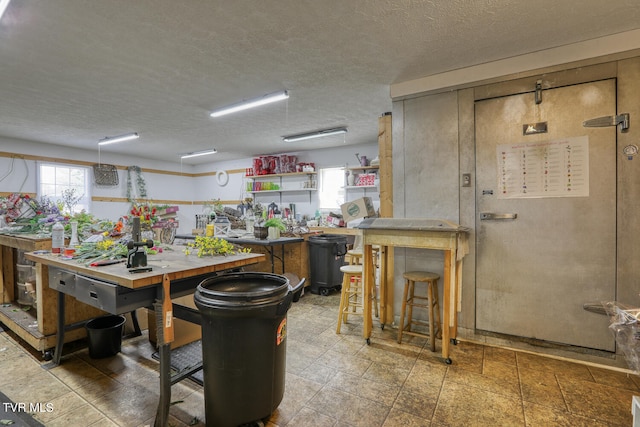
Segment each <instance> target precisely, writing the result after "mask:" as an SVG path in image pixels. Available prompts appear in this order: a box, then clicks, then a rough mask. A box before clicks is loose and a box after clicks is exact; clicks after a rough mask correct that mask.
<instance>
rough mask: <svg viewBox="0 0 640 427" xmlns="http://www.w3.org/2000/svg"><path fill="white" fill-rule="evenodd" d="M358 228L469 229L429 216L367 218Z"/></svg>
mask: <svg viewBox="0 0 640 427" xmlns="http://www.w3.org/2000/svg"><path fill="white" fill-rule="evenodd" d="M358 228H360V229H363V230H372V229H385V230H409V231H448V232H469V231H470V229H469V228H468V227H463V226H461V225H460V224H456V223H455V222H452V221H448V220H445V219H429V218H367V219H365V220H363V221H362V222H361V223H360V224H359V225H358Z"/></svg>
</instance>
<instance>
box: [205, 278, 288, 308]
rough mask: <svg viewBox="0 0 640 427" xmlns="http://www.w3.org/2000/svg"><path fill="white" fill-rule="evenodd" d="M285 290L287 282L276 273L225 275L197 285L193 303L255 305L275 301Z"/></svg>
mask: <svg viewBox="0 0 640 427" xmlns="http://www.w3.org/2000/svg"><path fill="white" fill-rule="evenodd" d="M289 290H290V286H289V279H287V278H286V277H285V276H281V275H278V274H271V273H261V272H241V273H229V274H222V275H220V276H212V277H208V278H206V279H204V280H203V281H202V282H200V284H199V285H198V287H197V289H196V292H195V300H196V301H197V302H199V303H201V304H203V305H205V306H209V307H230V308H231V307H242V306H256V305H262V304H271V303H273V302H278V301H280V300H281V299H283V298H284V297H285V296H286V295H287V293H289Z"/></svg>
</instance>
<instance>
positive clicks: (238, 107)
mask: <svg viewBox="0 0 640 427" xmlns="http://www.w3.org/2000/svg"><path fill="white" fill-rule="evenodd" d="M287 98H289V92H287V91H286V90H283V91H280V92H275V93H270V94H268V95H264V96H261V97H259V98H254V99H249V100H247V101H242V102H239V103H237V104H233V105H230V106H228V107H224V108H219V109H217V110H214V111H213V112H212V113H211V117H220V116H224V115H227V114H231V113H235V112H238V111H242V110H248V109H249V108H254V107H259V106H260V105H265V104H270V103H272V102H276V101H282V100H284V99H287Z"/></svg>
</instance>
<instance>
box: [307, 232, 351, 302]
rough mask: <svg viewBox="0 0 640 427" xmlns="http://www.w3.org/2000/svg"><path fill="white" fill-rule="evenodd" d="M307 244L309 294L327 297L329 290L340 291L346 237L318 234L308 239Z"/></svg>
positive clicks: (345, 251)
mask: <svg viewBox="0 0 640 427" xmlns="http://www.w3.org/2000/svg"><path fill="white" fill-rule="evenodd" d="M308 242H309V264H310V265H309V279H310V280H311V293H313V294H322V295H329V292H330V291H331V290H340V288H341V286H342V272H341V271H340V267H342V266H343V265H344V256H345V254H346V253H347V236H339V235H335V234H320V235H318V236H311V237H309V240H308Z"/></svg>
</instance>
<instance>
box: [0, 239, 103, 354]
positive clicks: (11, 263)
mask: <svg viewBox="0 0 640 427" xmlns="http://www.w3.org/2000/svg"><path fill="white" fill-rule="evenodd" d="M50 249H51V236H43V235H38V234H27V233H14V232H3V233H0V266H1V268H0V295H1V296H2V301H1V303H2V304H0V322H2V323H3V324H4V325H6V326H7V327H8V328H9V329H10V330H11V331H13V332H14V333H15V334H16V335H18V336H19V337H20V338H22V339H23V340H24V341H25V342H26V343H27V344H29V345H30V346H32V347H33V348H35V349H36V350H39V351H42V352H43V354H44V356H45V358H49V357H50V355H51V354H52V352H51V351H50V349H51V348H53V347H54V345H55V341H56V331H57V326H56V325H57V323H56V322H57V320H56V319H57V312H56V301H57V299H56V298H57V292H55V291H53V290H51V289H49V286H48V279H47V278H46V271H45V280H44V282H40V283H38V282H37V281H36V283H35V285H36V299H35V304H34V307H32V308H31V309H30V310H23V307H22V306H21V305H20V304H18V303H17V302H16V300H17V299H18V296H17V295H14V286H15V269H16V264H17V263H18V257H17V255H18V253H17V251H25V252H31V251H37V250H50ZM41 283H44V284H45V285H44V286H40V284H41ZM67 304H68V305H69V308H70V310H69V313H67V319H66V320H67V322H68V323H73V322H78V321H81V320H88V319H91V318H94V317H97V316H100V315H101V314H104V312H102V311H101V310H98V309H96V308H94V307H89V306H87V305H84V304H80V303H79V302H76V301H75V300H71V298H69V299H68V301H67ZM85 335H86V334H85V331H84V330H76V331H73V332H72V333H70V334H68V335H67V337H66V339H67V341H73V340H77V339H80V338H83V337H84V336H85Z"/></svg>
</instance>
